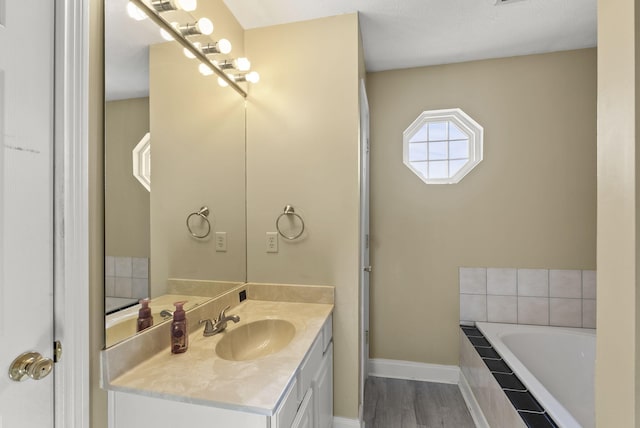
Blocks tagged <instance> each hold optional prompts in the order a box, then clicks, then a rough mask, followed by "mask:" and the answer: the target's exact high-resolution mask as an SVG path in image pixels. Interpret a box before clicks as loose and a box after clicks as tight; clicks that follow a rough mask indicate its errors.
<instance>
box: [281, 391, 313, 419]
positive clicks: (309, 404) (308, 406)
mask: <svg viewBox="0 0 640 428" xmlns="http://www.w3.org/2000/svg"><path fill="white" fill-rule="evenodd" d="M313 396H314V393H313V388H309V390H308V391H307V394H306V395H305V397H304V400H302V404H301V405H300V408H299V409H298V414H297V415H296V418H295V419H294V420H293V423H292V424H291V428H314V424H313V422H314V418H313V414H314V412H313ZM278 428H280V427H278Z"/></svg>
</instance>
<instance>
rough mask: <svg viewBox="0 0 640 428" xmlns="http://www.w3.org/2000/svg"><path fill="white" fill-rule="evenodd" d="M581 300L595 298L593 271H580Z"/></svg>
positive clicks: (594, 276) (594, 274) (594, 273)
mask: <svg viewBox="0 0 640 428" xmlns="http://www.w3.org/2000/svg"><path fill="white" fill-rule="evenodd" d="M582 298H583V299H595V298H596V271H595V270H583V271H582Z"/></svg>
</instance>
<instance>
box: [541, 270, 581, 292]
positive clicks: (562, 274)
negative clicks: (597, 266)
mask: <svg viewBox="0 0 640 428" xmlns="http://www.w3.org/2000/svg"><path fill="white" fill-rule="evenodd" d="M549 296H550V297H567V298H574V299H581V298H582V271H579V270H560V269H551V270H550V271H549Z"/></svg>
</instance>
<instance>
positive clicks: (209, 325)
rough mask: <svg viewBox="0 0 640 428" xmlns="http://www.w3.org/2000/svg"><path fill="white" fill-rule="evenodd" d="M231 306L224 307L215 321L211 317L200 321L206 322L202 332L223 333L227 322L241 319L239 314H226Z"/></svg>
mask: <svg viewBox="0 0 640 428" xmlns="http://www.w3.org/2000/svg"><path fill="white" fill-rule="evenodd" d="M230 307H231V306H227V307H226V308H224V309H223V310H222V312H220V315H218V318H216V319H215V320H213V321H212V320H211V319H205V320H200V321H198V324H204V331H203V332H202V334H203V335H204V336H213V335H214V334H218V333H222V332H223V331H224V330H225V329H226V328H227V322H229V321H233V322H234V323H237V322H238V321H240V317H239V316H238V315H228V316H227V315H226V313H225V312H226V311H227V309H229V308H230Z"/></svg>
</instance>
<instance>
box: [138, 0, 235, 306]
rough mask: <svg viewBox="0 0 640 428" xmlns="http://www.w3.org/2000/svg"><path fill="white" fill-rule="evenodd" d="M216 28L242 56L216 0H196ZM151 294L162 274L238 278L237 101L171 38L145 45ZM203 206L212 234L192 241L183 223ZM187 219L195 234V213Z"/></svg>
mask: <svg viewBox="0 0 640 428" xmlns="http://www.w3.org/2000/svg"><path fill="white" fill-rule="evenodd" d="M198 13H201V14H202V15H203V16H211V17H212V19H213V18H215V19H214V22H215V25H216V34H218V35H223V36H224V37H226V38H228V39H229V40H230V41H231V43H232V44H233V54H234V56H242V54H243V44H244V42H243V40H244V33H243V30H242V28H241V27H240V26H239V24H238V23H237V21H236V20H235V18H233V16H232V15H231V14H230V12H229V11H228V9H227V8H226V6H225V5H224V3H223V2H222V0H219V1H214V2H208V3H203V4H201V5H200V7H199V8H198ZM149 67H150V92H149V95H150V100H151V103H150V111H151V117H150V120H151V171H152V174H151V175H152V180H151V265H150V267H151V295H152V296H157V295H160V294H164V293H165V292H166V287H167V284H166V280H167V278H185V279H203V280H219V281H241V282H242V281H245V279H246V251H245V241H246V238H245V235H246V229H245V165H244V163H245V134H244V133H245V107H244V99H243V98H242V97H241V96H240V95H238V94H237V93H236V92H235V91H233V90H231V89H230V88H222V87H220V86H219V85H218V83H217V77H215V76H202V75H201V74H200V73H199V72H198V63H197V62H196V61H195V60H189V59H187V58H186V57H185V56H184V55H183V54H182V48H180V47H178V46H177V45H176V44H173V43H164V44H160V45H155V46H152V48H151V55H150V66H149ZM204 205H206V206H208V207H209V209H210V211H211V214H210V215H209V219H210V221H211V225H212V228H211V234H210V235H209V237H208V238H206V239H195V238H193V237H191V235H190V234H189V232H188V230H187V228H186V225H185V221H186V218H187V216H188V215H189V213H191V212H194V211H197V210H198V209H200V207H202V206H204ZM191 224H192V225H193V228H194V231H195V232H197V233H203V232H206V228H204V226H202V227H203V228H201V229H198V226H199V224H200V222H199V219H198V218H197V217H194V218H192V221H191ZM215 232H226V233H227V251H226V252H216V250H215V239H214V238H215Z"/></svg>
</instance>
